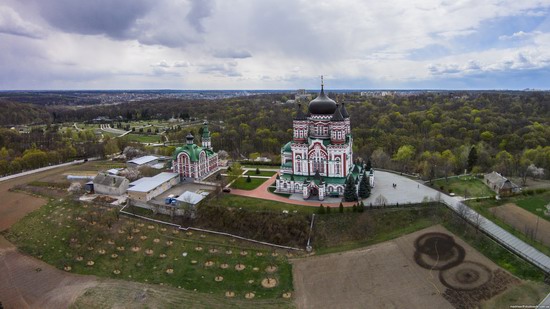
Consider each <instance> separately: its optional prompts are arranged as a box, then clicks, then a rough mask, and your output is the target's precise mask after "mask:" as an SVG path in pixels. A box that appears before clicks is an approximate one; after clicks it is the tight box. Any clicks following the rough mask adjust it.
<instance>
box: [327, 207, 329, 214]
mask: <svg viewBox="0 0 550 309" xmlns="http://www.w3.org/2000/svg"><path fill="white" fill-rule="evenodd" d="M329 213H330V206H327V214H329Z"/></svg>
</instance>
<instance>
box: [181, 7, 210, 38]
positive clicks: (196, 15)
mask: <svg viewBox="0 0 550 309" xmlns="http://www.w3.org/2000/svg"><path fill="white" fill-rule="evenodd" d="M212 10H213V1H212V0H191V10H190V11H189V13H188V14H187V20H188V21H189V23H190V24H191V25H192V26H193V28H195V30H196V31H197V32H201V33H202V32H204V26H203V25H202V20H203V19H204V18H206V17H208V16H210V14H212Z"/></svg>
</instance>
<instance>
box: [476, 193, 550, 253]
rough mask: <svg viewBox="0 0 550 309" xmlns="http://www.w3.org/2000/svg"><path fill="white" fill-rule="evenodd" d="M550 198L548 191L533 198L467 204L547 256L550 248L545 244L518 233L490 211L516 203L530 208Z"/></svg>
mask: <svg viewBox="0 0 550 309" xmlns="http://www.w3.org/2000/svg"><path fill="white" fill-rule="evenodd" d="M549 197H550V192H549V191H547V192H543V193H539V194H537V195H533V196H530V197H526V196H524V195H516V196H513V197H508V198H503V199H500V200H495V199H482V200H470V201H467V202H466V204H468V206H470V207H471V208H473V209H474V210H475V211H477V212H479V213H480V214H481V215H482V216H484V217H485V218H487V219H489V220H491V221H493V222H494V223H496V224H497V225H499V226H500V227H502V228H503V229H505V230H507V231H508V232H510V233H512V234H513V235H514V236H516V237H518V238H519V239H521V240H523V241H525V242H526V243H528V244H530V245H531V246H533V247H535V248H537V249H538V250H540V251H541V252H543V253H545V254H547V255H550V248H548V247H547V246H545V245H543V244H541V243H539V242H537V241H534V240H532V239H531V238H528V237H526V236H525V235H524V234H523V232H522V231H518V230H516V229H514V228H513V227H512V226H510V225H509V224H507V223H506V222H504V221H502V220H500V219H499V218H497V217H496V216H495V215H493V213H492V212H491V211H489V208H491V207H497V206H501V205H504V204H507V203H515V204H517V205H520V204H524V205H529V206H531V207H532V206H533V205H538V204H537V202H536V201H539V199H542V200H544V199H546V200H548V198H549ZM535 211H536V210H535ZM539 215H540V214H539Z"/></svg>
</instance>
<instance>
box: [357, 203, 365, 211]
mask: <svg viewBox="0 0 550 309" xmlns="http://www.w3.org/2000/svg"><path fill="white" fill-rule="evenodd" d="M357 210H358V211H359V212H363V211H365V204H363V201H361V202H360V203H359V206H358V209H357Z"/></svg>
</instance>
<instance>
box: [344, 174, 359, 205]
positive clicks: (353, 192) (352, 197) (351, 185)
mask: <svg viewBox="0 0 550 309" xmlns="http://www.w3.org/2000/svg"><path fill="white" fill-rule="evenodd" d="M344 201H346V202H354V201H357V189H356V186H355V180H353V176H351V175H349V176H348V178H347V179H346V187H345V188H344Z"/></svg>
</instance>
